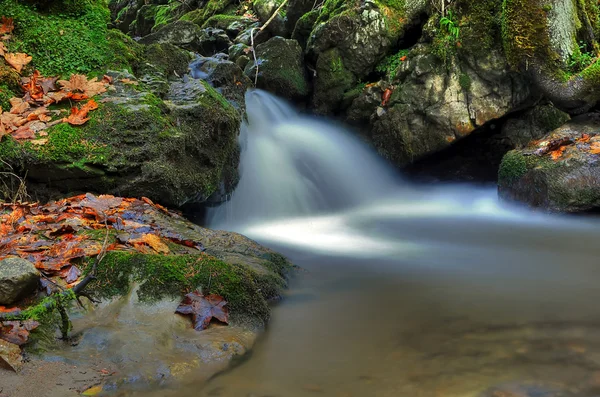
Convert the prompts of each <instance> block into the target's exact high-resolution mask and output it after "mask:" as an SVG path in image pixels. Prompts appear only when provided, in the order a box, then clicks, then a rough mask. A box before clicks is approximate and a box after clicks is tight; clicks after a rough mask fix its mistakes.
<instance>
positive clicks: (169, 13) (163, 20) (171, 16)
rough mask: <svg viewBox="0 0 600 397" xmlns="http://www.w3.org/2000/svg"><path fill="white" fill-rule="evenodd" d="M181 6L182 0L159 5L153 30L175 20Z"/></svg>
mask: <svg viewBox="0 0 600 397" xmlns="http://www.w3.org/2000/svg"><path fill="white" fill-rule="evenodd" d="M181 6H182V3H180V2H170V3H169V4H165V5H159V6H157V7H156V10H155V15H154V26H153V27H152V31H153V32H156V31H157V30H158V29H160V28H162V27H163V26H165V25H166V24H168V23H171V22H173V21H175V20H176V19H177V15H178V11H179V9H180V7H181Z"/></svg>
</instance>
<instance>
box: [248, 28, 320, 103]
mask: <svg viewBox="0 0 600 397" xmlns="http://www.w3.org/2000/svg"><path fill="white" fill-rule="evenodd" d="M256 57H257V63H258V80H257V87H258V88H263V89H265V90H267V91H270V92H272V93H274V94H276V95H279V96H282V97H284V98H288V99H301V98H303V97H305V96H306V95H308V83H307V79H306V73H305V70H304V58H303V55H302V48H300V45H299V44H298V42H297V41H295V40H288V39H284V38H283V37H273V38H272V39H270V40H269V41H267V42H266V43H263V44H260V45H258V46H257V47H256ZM256 68H257V65H255V63H254V62H250V63H248V65H246V68H245V69H244V73H245V74H246V75H247V76H248V77H249V78H250V79H251V80H253V79H254V78H255V75H256Z"/></svg>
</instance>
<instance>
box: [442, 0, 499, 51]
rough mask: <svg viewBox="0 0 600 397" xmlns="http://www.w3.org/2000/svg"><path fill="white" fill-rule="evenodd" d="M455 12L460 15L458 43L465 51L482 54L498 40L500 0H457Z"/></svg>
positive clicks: (495, 44)
mask: <svg viewBox="0 0 600 397" xmlns="http://www.w3.org/2000/svg"><path fill="white" fill-rule="evenodd" d="M453 8H454V9H455V14H456V15H460V16H462V17H461V18H460V19H459V20H458V23H459V24H460V43H461V45H462V48H464V50H465V51H468V52H471V53H475V54H476V55H479V56H483V55H485V53H486V52H489V51H490V50H491V49H493V48H494V47H496V46H497V45H498V43H499V42H500V34H499V32H500V26H501V22H500V21H501V13H502V2H501V1H498V0H458V1H457V2H455V3H454V5H453Z"/></svg>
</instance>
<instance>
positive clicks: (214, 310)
mask: <svg viewBox="0 0 600 397" xmlns="http://www.w3.org/2000/svg"><path fill="white" fill-rule="evenodd" d="M226 305H227V301H225V300H224V299H223V297H222V296H219V295H215V294H211V295H208V296H204V295H202V294H201V293H199V292H190V293H189V294H187V295H186V296H185V298H183V301H181V303H180V304H179V306H178V307H177V309H176V310H175V313H179V314H191V315H192V321H193V322H194V329H195V330H196V331H201V330H203V329H206V328H208V325H209V324H210V321H211V320H212V319H213V318H216V319H217V320H219V321H221V322H223V323H225V324H229V309H228V308H227V307H226Z"/></svg>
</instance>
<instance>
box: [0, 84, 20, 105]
mask: <svg viewBox="0 0 600 397" xmlns="http://www.w3.org/2000/svg"><path fill="white" fill-rule="evenodd" d="M15 96H17V93H16V92H14V91H13V90H11V89H10V87H8V86H7V85H6V84H0V108H2V109H3V110H6V111H8V110H10V108H11V105H10V102H8V100H9V99H11V98H14V97H15Z"/></svg>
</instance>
